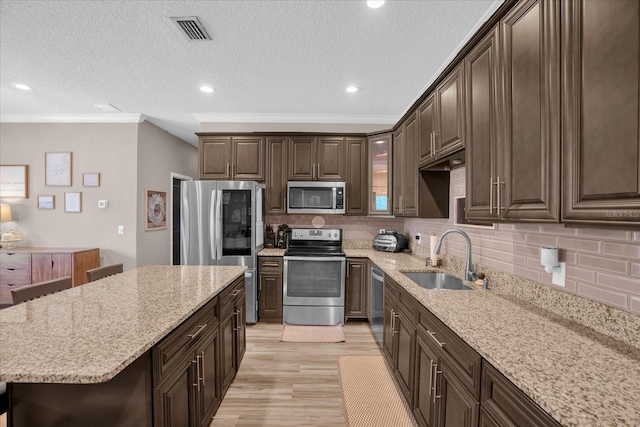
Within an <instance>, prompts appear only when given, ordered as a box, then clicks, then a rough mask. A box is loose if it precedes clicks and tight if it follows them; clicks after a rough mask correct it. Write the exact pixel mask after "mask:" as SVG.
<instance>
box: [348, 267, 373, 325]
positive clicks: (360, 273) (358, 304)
mask: <svg viewBox="0 0 640 427" xmlns="http://www.w3.org/2000/svg"><path fill="white" fill-rule="evenodd" d="M366 267H367V260H366V259H362V258H361V259H357V258H350V259H347V277H346V279H345V302H344V305H345V307H344V317H345V319H366V318H367V299H366V296H367V283H368V282H367V277H368V275H367V271H368V270H367V268H366Z"/></svg>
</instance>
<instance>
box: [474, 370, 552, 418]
mask: <svg viewBox="0 0 640 427" xmlns="http://www.w3.org/2000/svg"><path fill="white" fill-rule="evenodd" d="M480 401H481V403H482V408H483V409H484V411H485V412H486V414H488V415H490V416H491V418H492V420H491V421H492V422H493V424H488V425H496V426H498V427H502V426H505V427H514V426H517V427H559V426H560V424H558V423H557V422H556V421H555V420H554V419H553V418H551V417H550V416H549V414H547V413H546V412H545V411H544V410H543V409H542V408H540V407H539V406H538V405H537V404H536V403H535V402H534V401H533V400H531V399H530V398H529V397H528V396H527V395H526V394H524V392H523V391H522V390H520V389H519V388H518V387H516V386H515V385H514V384H513V383H512V382H511V381H509V380H508V379H507V378H506V377H505V376H504V375H502V374H501V373H500V372H498V370H497V369H496V368H494V367H493V366H492V365H491V364H490V363H489V362H487V361H486V360H483V361H482V392H481V398H480Z"/></svg>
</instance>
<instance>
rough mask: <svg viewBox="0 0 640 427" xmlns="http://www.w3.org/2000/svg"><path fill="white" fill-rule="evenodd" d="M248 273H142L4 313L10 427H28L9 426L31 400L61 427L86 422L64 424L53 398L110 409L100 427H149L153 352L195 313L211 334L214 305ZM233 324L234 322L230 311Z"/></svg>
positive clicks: (1, 377)
mask: <svg viewBox="0 0 640 427" xmlns="http://www.w3.org/2000/svg"><path fill="white" fill-rule="evenodd" d="M245 270H246V267H209V266H145V267H141V268H139V269H136V270H132V271H128V272H125V273H122V274H119V275H116V276H111V277H108V278H105V279H101V280H98V281H96V282H92V283H89V284H86V285H84V286H81V287H77V288H72V289H69V290H66V291H63V292H60V293H57V294H54V295H49V296H47V297H44V298H40V299H36V300H33V301H29V302H26V303H23V304H19V305H16V306H14V307H9V308H7V309H4V310H2V311H0V342H1V343H2V345H1V346H0V381H6V382H7V383H10V386H11V387H10V392H11V394H10V396H11V399H12V402H11V404H12V408H10V413H9V420H10V423H11V420H12V417H14V418H13V420H14V421H15V422H16V425H20V424H23V425H26V424H24V420H25V418H21V420H23V422H22V423H18V422H17V421H16V418H15V417H16V416H18V415H19V416H20V417H24V416H25V411H28V408H32V410H33V406H32V405H34V404H35V403H34V402H36V401H35V398H34V401H27V400H25V398H24V396H25V395H26V393H27V391H28V394H29V395H30V396H33V395H37V394H39V395H40V397H41V398H42V399H46V400H47V403H43V405H42V407H39V408H38V410H39V411H41V412H45V413H46V412H47V411H57V412H59V413H58V414H56V415H57V416H58V417H59V418H58V422H61V423H62V424H64V425H81V424H82V421H81V420H76V419H74V418H73V416H72V415H70V414H69V415H65V416H62V415H60V412H63V411H62V409H59V408H56V407H54V405H53V404H54V403H56V406H57V405H59V403H60V402H55V400H56V395H63V394H68V395H69V396H73V397H74V398H77V399H79V400H78V401H75V402H73V401H72V402H71V404H72V405H71V406H75V407H76V408H77V410H78V412H81V413H83V414H85V413H87V412H88V411H90V408H91V407H92V406H94V405H98V406H95V408H99V407H100V406H99V405H104V407H107V406H109V407H110V408H111V409H109V411H110V412H108V413H109V416H108V417H107V418H106V419H104V417H103V419H102V420H101V421H100V422H102V423H104V424H105V425H115V424H117V425H153V422H152V418H153V416H152V405H151V403H152V398H151V393H152V390H151V389H152V387H153V389H154V390H155V388H156V386H157V385H158V384H159V379H161V378H162V377H161V375H163V372H160V373H157V370H156V369H155V366H153V368H154V369H152V365H154V364H155V360H154V361H153V363H152V350H153V349H155V348H156V347H155V346H156V345H157V344H158V343H160V342H161V341H162V340H163V338H165V337H167V336H168V335H170V334H171V333H172V332H173V331H176V330H178V329H180V326H181V325H183V324H185V323H186V322H185V321H188V320H189V319H190V318H192V317H196V316H200V317H199V319H200V318H205V317H204V316H205V315H201V314H199V313H201V312H202V311H203V310H205V309H207V310H209V311H210V314H207V316H209V317H210V318H211V319H215V322H216V328H215V333H216V334H217V322H218V318H219V317H220V312H219V307H218V305H217V304H218V300H217V296H218V294H220V293H223V292H224V290H225V289H226V288H227V287H229V286H230V285H235V284H239V282H241V283H244V282H243V280H244V272H245ZM236 294H238V292H236ZM236 294H234V295H233V296H234V297H235V295H236ZM242 295H244V293H242ZM209 307H210V309H209ZM233 316H234V322H235V321H236V320H237V319H239V316H237V315H236V312H235V311H234V313H233ZM209 317H207V318H209ZM207 323H210V324H209V326H210V327H211V326H213V325H212V322H209V321H208V322H207ZM203 324H204V326H206V324H205V323H204V322H203ZM213 333H214V332H212V334H213ZM192 335H194V337H195V335H197V333H196V334H192ZM205 335H206V334H204V333H203V334H202V335H201V336H205ZM215 338H216V341H215V342H217V335H216V336H215ZM194 341H195V339H194ZM162 356H163V357H165V356H166V355H165V354H162ZM166 357H167V358H168V356H166ZM216 359H217V358H216ZM198 360H199V359H198ZM203 369H204V366H203ZM23 391H24V392H23ZM20 396H22V397H20ZM50 398H51V402H52V403H48V402H49V399H50ZM29 399H31V398H29ZM100 401H103V402H102V403H100ZM218 403H219V402H218ZM118 406H120V407H118ZM154 406H155V403H154ZM22 407H24V409H21V408H22ZM114 408H115V409H114ZM12 412H13V414H12ZM131 414H132V415H133V417H129V415H131ZM83 416H84V415H83ZM109 417H111V419H109ZM115 417H118V418H115ZM80 418H81V417H80ZM98 418H100V414H96V419H98ZM48 422H49V423H52V422H54V421H53V420H51V419H50V420H49V421H48ZM85 422H86V421H85ZM114 423H115V424H114ZM54 424H55V423H54ZM31 425H33V424H31ZM36 425H37V424H36ZM92 425H99V423H98V422H96V423H92Z"/></svg>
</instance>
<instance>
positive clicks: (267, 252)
mask: <svg viewBox="0 0 640 427" xmlns="http://www.w3.org/2000/svg"><path fill="white" fill-rule="evenodd" d="M285 250H286V249H278V248H266V249H263V250H261V251H260V252H258V256H284V251H285Z"/></svg>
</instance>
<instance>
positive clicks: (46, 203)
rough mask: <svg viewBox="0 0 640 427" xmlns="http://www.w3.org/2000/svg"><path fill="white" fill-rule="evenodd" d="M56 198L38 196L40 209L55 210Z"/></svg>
mask: <svg viewBox="0 0 640 427" xmlns="http://www.w3.org/2000/svg"><path fill="white" fill-rule="evenodd" d="M55 208H56V196H38V209H55Z"/></svg>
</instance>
